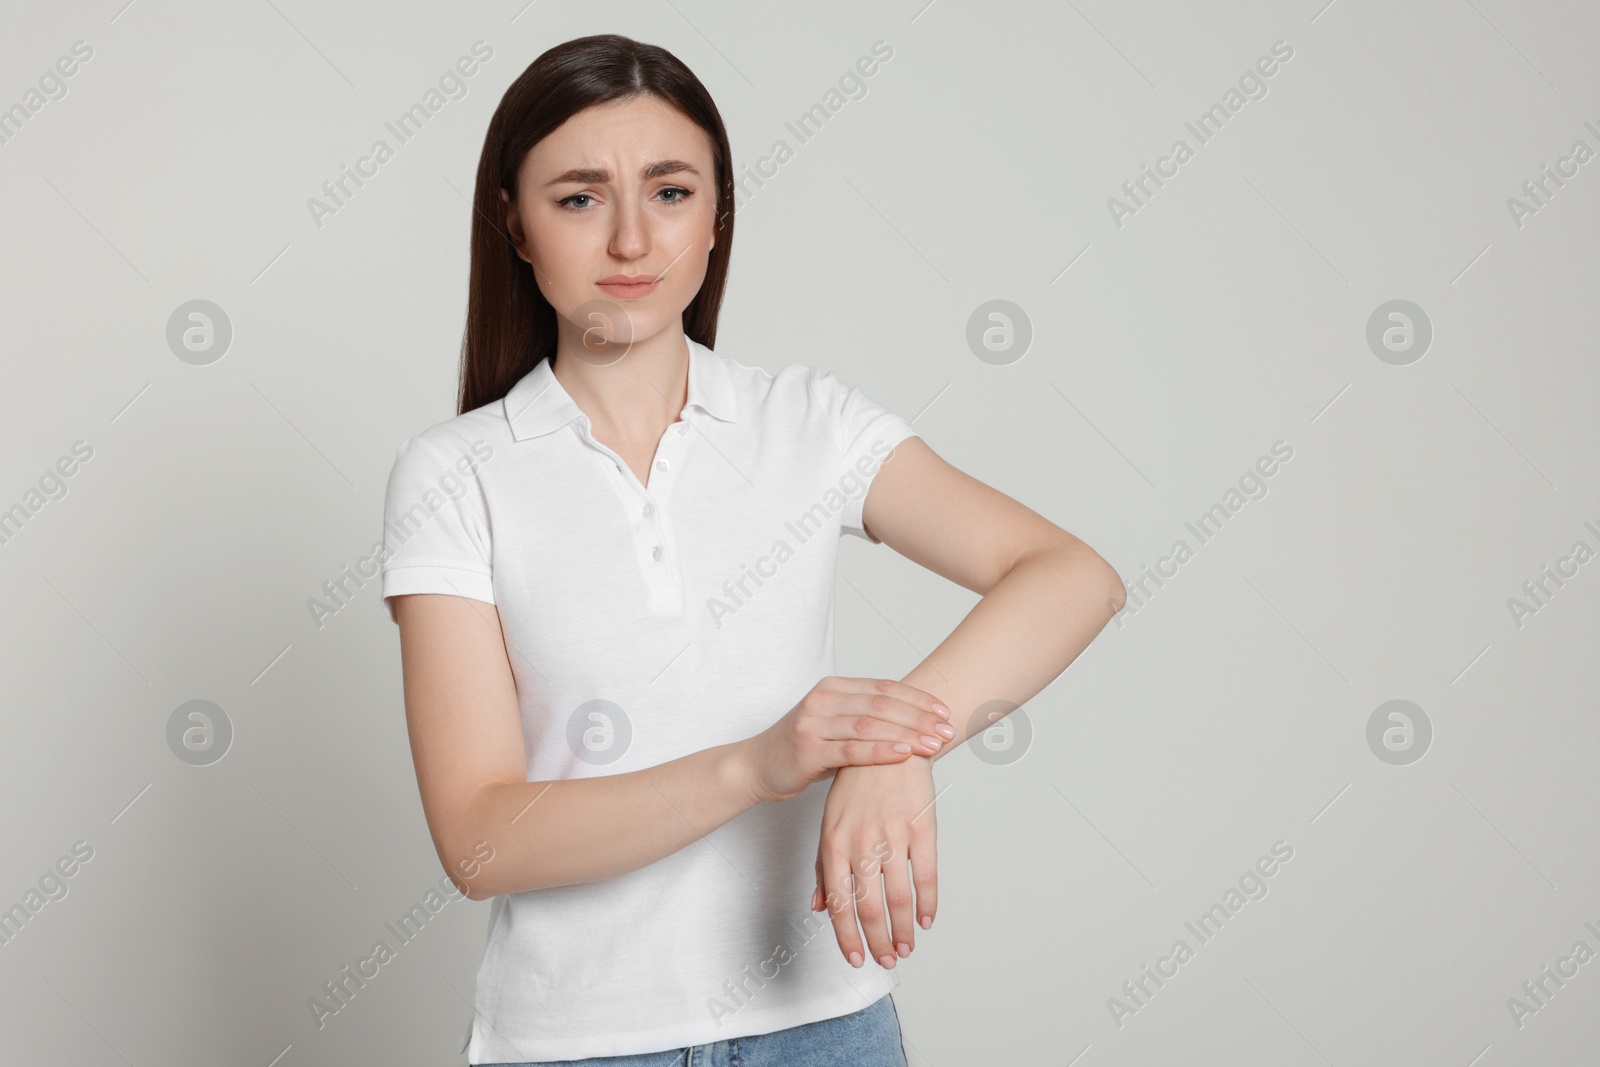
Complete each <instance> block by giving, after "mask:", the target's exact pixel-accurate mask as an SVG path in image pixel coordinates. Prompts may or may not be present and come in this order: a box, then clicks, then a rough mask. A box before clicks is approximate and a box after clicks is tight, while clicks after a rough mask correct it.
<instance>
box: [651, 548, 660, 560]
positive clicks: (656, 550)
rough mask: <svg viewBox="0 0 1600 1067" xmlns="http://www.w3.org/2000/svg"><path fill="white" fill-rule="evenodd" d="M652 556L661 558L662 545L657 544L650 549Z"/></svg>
mask: <svg viewBox="0 0 1600 1067" xmlns="http://www.w3.org/2000/svg"><path fill="white" fill-rule="evenodd" d="M650 557H651V558H652V559H660V558H661V546H660V545H657V546H656V547H654V548H652V549H651V550H650Z"/></svg>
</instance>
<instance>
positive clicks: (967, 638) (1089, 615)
mask: <svg viewBox="0 0 1600 1067" xmlns="http://www.w3.org/2000/svg"><path fill="white" fill-rule="evenodd" d="M1124 595H1125V593H1124V590H1123V588H1122V583H1121V581H1120V579H1118V577H1117V575H1116V572H1115V571H1113V570H1112V569H1111V567H1110V566H1109V564H1107V563H1106V562H1105V560H1103V559H1101V557H1100V556H1099V555H1098V554H1096V553H1095V552H1094V551H1093V550H1092V549H1089V548H1088V547H1087V546H1084V547H1082V548H1074V549H1060V550H1054V551H1049V552H1040V553H1037V554H1035V555H1033V556H1029V557H1026V558H1024V559H1023V560H1022V561H1020V562H1019V563H1017V565H1016V566H1014V567H1012V568H1011V570H1010V571H1009V572H1008V573H1007V574H1006V575H1005V577H1003V578H1002V579H1000V581H998V582H996V583H995V585H994V586H993V587H992V588H991V589H990V590H989V592H988V593H987V594H986V595H985V596H984V597H983V599H981V600H979V601H978V603H977V604H975V605H974V606H973V608H972V610H971V611H970V612H968V613H967V616H966V618H964V619H962V620H961V623H960V625H958V626H957V627H956V628H955V630H953V631H952V632H951V634H950V636H949V637H947V638H945V640H944V641H943V642H941V643H940V645H939V647H938V648H936V649H934V650H933V652H932V653H930V654H929V655H928V658H927V659H925V660H923V661H922V663H920V664H918V665H917V667H916V668H915V669H914V670H912V671H911V673H910V674H907V675H906V676H905V678H904V681H905V682H906V684H908V685H914V686H916V687H917V688H918V689H924V690H926V691H928V692H930V693H932V694H934V695H935V696H937V697H938V698H939V699H940V700H942V701H943V702H944V703H945V705H946V706H948V707H949V708H950V725H951V727H953V728H954V730H955V732H956V736H955V737H954V738H953V739H951V740H947V741H946V742H945V743H944V745H943V746H942V747H941V748H940V750H939V752H938V753H937V754H936V755H934V756H932V757H924V758H931V759H935V760H937V759H941V758H943V757H944V756H945V755H947V754H948V753H950V752H951V751H953V750H955V749H956V748H957V747H959V746H960V745H961V744H962V743H963V742H965V741H967V740H968V739H969V738H971V737H972V736H973V735H974V734H978V733H982V732H983V731H984V730H986V729H988V728H989V726H991V725H993V723H994V722H995V721H996V720H997V719H998V717H999V716H1001V715H1004V714H1008V713H1009V712H1011V711H1013V710H1015V709H1016V708H1018V707H1020V706H1021V705H1023V704H1026V703H1027V702H1028V701H1029V700H1031V699H1033V697H1034V696H1035V695H1036V694H1038V692H1039V691H1040V690H1041V689H1043V688H1044V687H1045V686H1046V685H1048V684H1050V682H1051V680H1052V679H1054V678H1055V677H1057V676H1058V675H1059V674H1060V673H1061V672H1062V671H1064V670H1066V669H1067V667H1068V666H1069V665H1070V664H1071V663H1072V661H1073V660H1075V659H1077V658H1078V655H1079V654H1080V653H1081V652H1082V651H1083V650H1084V649H1085V648H1087V647H1088V645H1089V642H1091V641H1093V640H1094V639H1095V637H1096V635H1098V634H1099V633H1100V631H1101V630H1102V629H1104V627H1105V625H1106V623H1108V622H1110V621H1111V618H1112V616H1113V615H1115V614H1116V612H1117V611H1118V610H1120V608H1121V606H1122V601H1123V597H1124ZM980 710H981V712H982V714H978V713H979V712H980Z"/></svg>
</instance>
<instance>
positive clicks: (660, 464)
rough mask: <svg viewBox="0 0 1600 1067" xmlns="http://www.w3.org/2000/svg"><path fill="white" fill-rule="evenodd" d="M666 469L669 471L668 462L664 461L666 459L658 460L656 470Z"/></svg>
mask: <svg viewBox="0 0 1600 1067" xmlns="http://www.w3.org/2000/svg"><path fill="white" fill-rule="evenodd" d="M666 469H667V461H666V460H664V459H658V460H656V470H658V471H664V470H666Z"/></svg>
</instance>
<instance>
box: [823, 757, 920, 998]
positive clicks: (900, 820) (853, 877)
mask: <svg viewBox="0 0 1600 1067" xmlns="http://www.w3.org/2000/svg"><path fill="white" fill-rule="evenodd" d="M933 797H934V793H933V761H932V760H930V759H923V758H920V757H918V758H916V759H908V760H905V761H904V762H901V763H897V764H893V765H891V766H885V767H841V768H840V769H839V770H838V772H837V773H836V774H834V776H833V785H832V786H830V787H829V788H828V799H827V802H826V804H825V805H824V806H823V810H822V837H821V840H820V842H819V843H818V846H817V889H816V890H815V891H814V892H813V893H812V895H811V910H812V911H819V910H821V908H822V907H823V904H824V902H826V905H827V908H828V912H829V914H830V915H831V916H832V917H833V932H834V936H835V937H836V938H838V941H839V951H840V952H842V953H844V957H845V959H847V960H849V961H850V965H851V966H852V967H860V966H861V965H862V964H863V962H864V957H863V955H862V951H863V950H862V946H861V931H864V932H865V933H866V941H867V952H868V954H869V955H871V957H872V958H873V959H875V960H877V961H878V962H879V964H881V965H882V966H883V967H885V968H892V967H893V966H894V964H895V960H896V959H900V958H903V957H905V956H909V955H911V950H912V949H913V948H915V947H916V933H915V930H916V927H915V926H914V925H913V923H912V919H911V917H912V905H913V903H914V904H915V906H916V914H917V915H918V916H919V917H920V919H919V921H920V922H921V924H922V928H923V929H924V930H926V929H927V928H928V927H930V926H932V925H933V916H934V913H935V912H936V911H937V910H938V902H939V892H938V889H939V877H938V849H937V838H938V826H937V821H936V818H935V815H934V806H933ZM907 860H909V861H910V863H911V870H912V875H911V877H910V879H909V880H908V878H907V875H906V862H907ZM913 882H915V885H916V899H915V901H913V900H912V893H911V889H912V883H913ZM885 896H887V897H888V922H887V923H885V921H884V918H885V915H884V912H885V909H884V897H885ZM858 921H859V922H860V927H861V929H860V931H858V930H857V928H856V924H857V922H858Z"/></svg>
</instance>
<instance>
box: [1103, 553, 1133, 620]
mask: <svg viewBox="0 0 1600 1067" xmlns="http://www.w3.org/2000/svg"><path fill="white" fill-rule="evenodd" d="M1102 562H1104V561H1102ZM1127 603H1128V587H1127V586H1126V585H1124V584H1123V582H1122V575H1120V574H1118V573H1117V570H1116V568H1115V567H1113V566H1111V564H1109V563H1107V564H1106V608H1107V609H1108V610H1109V611H1110V612H1111V614H1112V615H1116V614H1117V612H1119V611H1121V610H1122V609H1123V606H1124V605H1126V604H1127Z"/></svg>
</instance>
